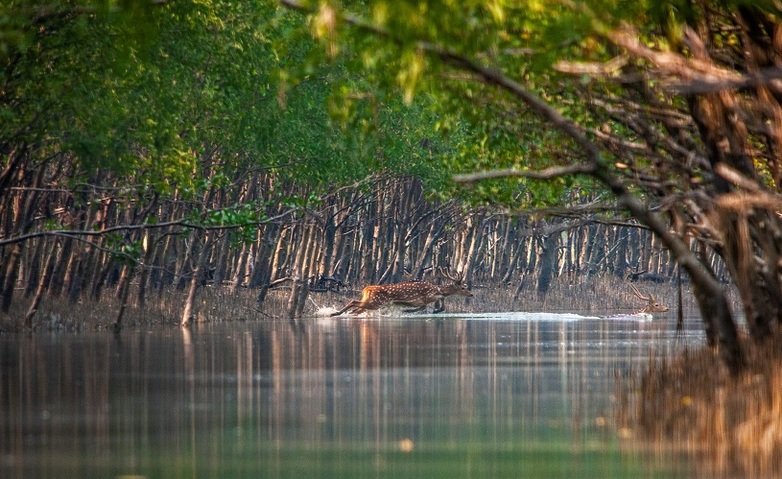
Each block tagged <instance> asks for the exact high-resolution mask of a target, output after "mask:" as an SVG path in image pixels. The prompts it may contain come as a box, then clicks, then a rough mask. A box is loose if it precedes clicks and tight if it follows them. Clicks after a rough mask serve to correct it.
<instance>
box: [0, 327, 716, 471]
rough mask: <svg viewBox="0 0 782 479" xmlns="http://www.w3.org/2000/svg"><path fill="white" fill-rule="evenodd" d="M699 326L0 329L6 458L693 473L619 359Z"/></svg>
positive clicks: (132, 467) (152, 466)
mask: <svg viewBox="0 0 782 479" xmlns="http://www.w3.org/2000/svg"><path fill="white" fill-rule="evenodd" d="M701 341H702V337H701V336H700V334H699V333H697V332H695V331H685V334H684V339H683V340H682V339H681V337H680V339H678V340H677V339H676V333H675V331H674V325H673V324H671V322H670V321H667V322H665V323H661V322H657V321H654V322H653V321H645V320H638V318H632V317H629V318H624V319H618V320H605V319H599V318H590V317H584V316H578V315H550V314H549V315H546V314H539V315H523V314H521V315H520V314H518V313H515V314H511V313H503V314H502V315H479V316H472V317H471V316H468V315H450V316H445V317H439V318H438V319H428V318H426V317H423V316H407V317H383V318H368V319H308V320H303V321H301V322H299V323H298V324H297V325H295V326H294V325H291V324H290V323H288V322H262V323H242V324H236V323H234V324H224V325H211V326H200V327H197V328H194V329H193V330H183V331H180V330H170V329H150V330H139V331H127V332H124V333H122V334H119V335H111V334H97V333H95V334H80V335H51V336H49V335H39V336H14V337H0V361H2V369H1V371H2V381H0V404H1V406H0V407H1V408H2V411H1V412H2V416H1V417H0V454H1V455H0V476H1V477H4V478H13V477H19V478H22V477H24V478H35V477H116V476H122V475H136V476H141V477H221V478H226V477H247V476H253V477H275V478H277V477H281V478H282V477H291V478H293V477H322V478H329V477H339V478H350V477H361V478H365V477H427V478H434V477H448V478H459V477H476V478H478V477H480V478H482V477H568V478H571V477H675V476H676V475H679V476H681V477H687V474H688V470H687V466H686V464H681V466H674V465H672V464H675V463H674V462H672V461H667V462H666V463H665V464H662V463H660V462H654V461H651V460H647V459H645V458H643V457H641V456H640V455H637V454H634V453H633V454H631V453H623V452H621V450H620V447H619V442H618V440H617V439H616V438H615V431H614V429H613V428H612V427H611V422H612V419H611V417H610V415H611V410H612V401H613V392H614V388H615V377H616V375H617V374H622V373H623V372H625V371H627V370H628V368H629V367H631V366H633V365H640V364H643V363H644V362H645V361H646V360H647V359H648V357H649V354H650V352H651V351H654V352H655V353H657V354H661V355H669V354H671V353H672V351H674V350H678V349H679V348H681V346H682V344H683V343H687V342H689V343H691V344H699V343H700V342H701Z"/></svg>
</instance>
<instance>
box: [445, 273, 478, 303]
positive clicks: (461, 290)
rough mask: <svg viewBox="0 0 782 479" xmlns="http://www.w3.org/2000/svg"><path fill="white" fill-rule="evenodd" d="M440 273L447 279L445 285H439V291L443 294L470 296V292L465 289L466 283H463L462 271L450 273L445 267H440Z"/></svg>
mask: <svg viewBox="0 0 782 479" xmlns="http://www.w3.org/2000/svg"><path fill="white" fill-rule="evenodd" d="M440 274H441V275H443V276H444V277H445V278H446V279H448V281H449V282H448V283H447V284H446V285H445V286H441V287H440V292H441V293H442V294H443V295H444V296H453V295H456V296H467V297H472V293H471V292H470V290H469V289H467V285H466V284H465V283H464V273H458V274H456V275H452V274H450V273H449V272H448V271H446V270H445V269H443V268H440Z"/></svg>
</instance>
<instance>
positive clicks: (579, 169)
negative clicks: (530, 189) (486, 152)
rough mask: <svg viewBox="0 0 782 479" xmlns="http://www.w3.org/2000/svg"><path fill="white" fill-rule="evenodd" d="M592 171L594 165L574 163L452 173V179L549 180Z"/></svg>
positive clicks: (466, 181)
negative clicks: (522, 168) (537, 168)
mask: <svg viewBox="0 0 782 479" xmlns="http://www.w3.org/2000/svg"><path fill="white" fill-rule="evenodd" d="M593 171H594V167H593V166H592V165H586V164H578V163H576V164H573V165H567V166H552V167H550V168H545V169H543V170H517V169H515V168H507V169H504V170H486V171H478V172H475V173H464V174H461V175H454V176H453V181H455V182H457V183H475V182H476V181H482V180H491V179H497V178H514V177H521V178H532V179H536V180H549V179H552V178H558V177H560V176H569V175H577V174H591V173H592V172H593Z"/></svg>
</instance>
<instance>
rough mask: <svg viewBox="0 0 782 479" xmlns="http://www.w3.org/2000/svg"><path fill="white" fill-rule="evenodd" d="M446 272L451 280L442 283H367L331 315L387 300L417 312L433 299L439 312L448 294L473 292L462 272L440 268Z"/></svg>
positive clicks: (376, 306)
mask: <svg viewBox="0 0 782 479" xmlns="http://www.w3.org/2000/svg"><path fill="white" fill-rule="evenodd" d="M441 273H442V275H443V276H445V277H446V278H448V279H449V280H450V282H449V283H448V284H445V285H443V286H438V285H436V284H432V283H427V282H425V281H405V282H403V283H394V284H383V285H379V284H373V285H370V286H367V287H365V288H364V289H363V290H362V291H361V299H360V300H357V299H356V300H353V301H351V302H349V303H348V304H347V305H346V306H345V307H344V308H342V309H340V310H339V311H337V312H336V313H332V314H331V316H339V315H340V314H342V313H344V312H346V311H350V312H352V313H353V314H360V313H363V312H364V311H367V310H374V309H379V308H381V307H383V306H385V305H387V304H395V305H400V306H410V307H412V309H406V310H404V311H405V312H406V313H414V312H416V311H421V310H422V309H424V308H426V305H427V304H429V303H431V302H434V303H435V306H434V311H433V312H435V313H439V312H441V311H443V310H444V309H445V306H444V305H443V299H444V298H446V297H448V296H453V295H458V296H468V297H469V296H472V293H471V292H470V290H469V289H467V285H465V284H464V283H463V282H462V280H463V276H464V275H463V274H458V275H456V276H452V275H450V274H448V273H447V272H445V271H443V270H441Z"/></svg>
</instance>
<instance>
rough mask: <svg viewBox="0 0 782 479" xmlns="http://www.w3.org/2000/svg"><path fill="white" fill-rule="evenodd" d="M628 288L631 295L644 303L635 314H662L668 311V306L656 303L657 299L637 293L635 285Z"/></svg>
mask: <svg viewBox="0 0 782 479" xmlns="http://www.w3.org/2000/svg"><path fill="white" fill-rule="evenodd" d="M630 288H631V289H632V290H633V294H634V295H635V296H636V297H637V298H638V299H640V300H642V301H646V306H644V307H643V308H641V309H640V310H638V311H636V313H664V312H666V311H668V306H666V305H664V304H662V303H660V302H659V301H657V299H656V298H655V297H654V296H652V295H651V294H643V293H641V292H640V291H638V288H636V287H635V285H632V284H631V285H630Z"/></svg>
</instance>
